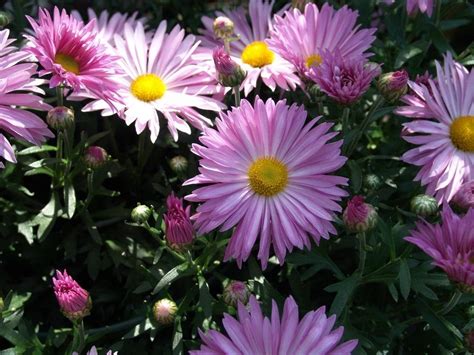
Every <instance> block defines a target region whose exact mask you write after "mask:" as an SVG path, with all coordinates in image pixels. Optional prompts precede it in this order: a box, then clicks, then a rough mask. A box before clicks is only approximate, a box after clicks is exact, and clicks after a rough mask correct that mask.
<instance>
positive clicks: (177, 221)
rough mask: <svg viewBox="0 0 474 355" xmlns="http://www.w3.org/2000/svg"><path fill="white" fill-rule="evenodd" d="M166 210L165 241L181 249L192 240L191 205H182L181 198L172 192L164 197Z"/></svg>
mask: <svg viewBox="0 0 474 355" xmlns="http://www.w3.org/2000/svg"><path fill="white" fill-rule="evenodd" d="M166 207H167V209H168V211H167V212H166V213H165V215H164V220H165V227H166V241H167V242H168V244H169V245H170V246H171V247H172V248H175V249H178V250H181V249H182V248H185V247H186V246H188V245H190V244H191V243H192V242H193V235H194V228H193V224H192V222H191V218H190V216H191V206H188V207H186V209H185V208H184V207H183V199H181V198H177V197H176V196H175V195H174V193H172V194H171V195H169V196H168V198H167V199H166Z"/></svg>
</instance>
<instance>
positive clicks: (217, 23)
mask: <svg viewBox="0 0 474 355" xmlns="http://www.w3.org/2000/svg"><path fill="white" fill-rule="evenodd" d="M212 27H213V29H214V35H215V36H216V38H219V39H228V38H230V37H232V36H233V34H234V23H233V22H232V21H231V20H230V19H229V18H228V17H225V16H219V17H217V18H216V19H215V20H214V23H213V26H212Z"/></svg>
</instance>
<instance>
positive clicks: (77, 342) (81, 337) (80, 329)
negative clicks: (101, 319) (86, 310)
mask: <svg viewBox="0 0 474 355" xmlns="http://www.w3.org/2000/svg"><path fill="white" fill-rule="evenodd" d="M84 345H86V344H85V333H84V322H83V321H82V319H81V320H79V321H77V322H74V337H73V339H72V349H71V350H72V351H77V352H78V353H79V354H80V353H81V352H82V349H84Z"/></svg>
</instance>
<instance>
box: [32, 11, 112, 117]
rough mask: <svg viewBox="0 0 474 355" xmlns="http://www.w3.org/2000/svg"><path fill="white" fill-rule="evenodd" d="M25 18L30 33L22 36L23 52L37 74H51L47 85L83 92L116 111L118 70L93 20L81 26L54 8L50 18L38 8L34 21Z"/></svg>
mask: <svg viewBox="0 0 474 355" xmlns="http://www.w3.org/2000/svg"><path fill="white" fill-rule="evenodd" d="M27 18H28V20H29V22H30V24H31V26H32V28H33V34H32V35H25V37H26V38H27V39H28V40H29V43H28V45H27V46H26V48H25V49H26V50H27V51H29V52H30V53H31V54H33V55H34V56H35V57H36V59H37V60H38V62H39V63H40V65H41V66H42V67H43V70H41V71H40V72H39V74H40V75H47V74H51V78H50V80H49V86H50V87H51V88H53V87H56V86H58V85H63V86H66V87H68V88H71V89H72V91H73V92H74V93H81V92H85V93H87V94H90V95H92V96H95V97H98V98H101V99H103V100H105V102H107V104H108V105H110V106H111V108H110V109H111V110H116V109H117V104H115V102H121V98H120V96H119V95H118V94H117V82H116V81H115V77H116V76H117V75H118V73H120V72H121V70H120V67H119V66H118V58H117V57H116V56H113V55H111V54H110V52H109V50H108V47H107V46H106V45H105V44H103V43H101V42H100V38H99V37H98V33H97V31H96V29H95V26H96V24H95V21H94V20H92V21H90V22H89V23H88V24H87V25H84V24H83V22H82V21H80V20H77V19H75V18H73V17H72V16H69V15H68V14H67V13H66V11H65V10H62V12H60V11H59V9H58V8H57V7H55V8H54V12H53V17H51V15H50V13H49V12H48V11H47V10H45V9H40V10H39V18H38V20H37V21H36V20H34V19H32V18H31V17H29V16H27Z"/></svg>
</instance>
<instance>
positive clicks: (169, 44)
mask: <svg viewBox="0 0 474 355" xmlns="http://www.w3.org/2000/svg"><path fill="white" fill-rule="evenodd" d="M115 45H116V49H117V53H118V54H119V55H120V56H121V57H122V61H121V66H122V68H123V70H124V71H125V73H126V75H125V76H124V77H122V78H121V79H120V80H121V89H120V95H121V96H122V98H123V100H124V103H125V106H124V108H123V111H124V118H125V122H126V123H127V124H128V125H130V124H132V123H133V122H135V129H136V132H137V134H140V133H142V132H143V131H144V130H145V128H146V127H148V129H149V130H150V138H151V141H152V142H155V141H156V139H157V138H158V134H159V132H160V121H159V115H158V114H159V113H161V114H162V115H163V116H164V118H165V119H166V120H167V121H168V129H169V131H170V133H171V135H172V136H173V138H174V140H176V141H177V140H178V131H181V132H184V133H186V134H190V133H191V128H190V126H189V125H188V122H189V123H190V124H191V125H193V126H194V127H196V128H197V129H200V130H202V129H204V127H206V126H207V125H211V124H212V122H211V120H209V119H208V118H207V117H205V116H204V115H202V114H201V113H199V112H198V111H197V110H196V109H202V110H210V111H220V110H221V109H223V108H224V107H225V106H224V105H223V104H222V103H221V102H219V101H217V100H214V99H212V98H210V97H208V96H206V95H212V94H215V93H217V92H218V86H217V82H216V79H215V78H214V77H213V76H211V75H210V74H209V73H208V72H207V71H206V67H205V66H201V65H200V62H199V60H197V59H196V58H195V57H194V56H193V55H194V54H195V53H196V50H197V47H198V42H196V41H195V37H194V36H192V35H188V36H185V32H184V30H183V29H181V27H179V26H178V25H176V26H175V27H174V28H173V29H172V31H171V32H170V33H167V32H166V21H162V22H161V23H160V25H159V26H158V29H157V30H156V32H155V34H154V35H153V38H152V39H151V42H150V43H149V44H148V41H147V40H146V33H145V30H144V28H143V25H142V24H141V23H137V25H136V27H135V28H132V27H131V26H129V25H128V24H125V29H124V36H123V37H120V36H115ZM84 110H86V111H88V110H103V111H102V115H104V116H105V115H110V114H111V112H110V110H108V109H107V106H106V105H105V103H104V102H102V101H100V100H96V101H94V102H92V103H90V104H89V105H87V106H86V107H85V108H84Z"/></svg>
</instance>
